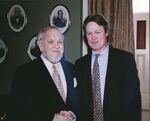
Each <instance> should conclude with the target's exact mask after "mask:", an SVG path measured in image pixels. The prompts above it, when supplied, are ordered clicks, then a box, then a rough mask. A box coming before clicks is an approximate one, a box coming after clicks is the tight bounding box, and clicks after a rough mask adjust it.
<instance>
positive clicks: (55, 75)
mask: <svg viewBox="0 0 150 121" xmlns="http://www.w3.org/2000/svg"><path fill="white" fill-rule="evenodd" d="M52 68H53V80H54V83H55V85H56V87H57V89H58V91H59V93H60V95H61V97H62V99H63V100H64V102H66V100H65V92H64V89H63V85H62V81H61V79H60V75H59V73H58V71H57V69H56V66H55V65H53V67H52Z"/></svg>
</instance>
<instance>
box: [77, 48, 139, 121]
mask: <svg viewBox="0 0 150 121" xmlns="http://www.w3.org/2000/svg"><path fill="white" fill-rule="evenodd" d="M75 66H76V69H77V79H78V87H79V88H80V92H81V95H80V96H81V105H80V106H81V113H80V117H81V121H92V115H93V112H92V106H91V105H92V92H91V91H92V83H91V81H92V80H91V54H87V55H86V56H84V57H82V58H81V59H79V60H77V61H76V63H75ZM103 112H104V121H140V119H141V96H140V83H139V78H138V75H137V69H136V64H135V60H134V58H133V56H132V54H130V53H128V52H125V51H122V50H118V49H114V48H112V47H110V49H109V56H108V67H107V74H106V82H105V91H104V104H103Z"/></svg>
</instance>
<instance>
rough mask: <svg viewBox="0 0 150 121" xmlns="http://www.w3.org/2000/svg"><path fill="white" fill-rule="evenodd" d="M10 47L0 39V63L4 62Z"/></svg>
mask: <svg viewBox="0 0 150 121" xmlns="http://www.w3.org/2000/svg"><path fill="white" fill-rule="evenodd" d="M7 52H8V48H7V47H6V45H5V43H4V42H3V40H2V39H0V63H2V62H3V61H4V60H5V58H6V55H7Z"/></svg>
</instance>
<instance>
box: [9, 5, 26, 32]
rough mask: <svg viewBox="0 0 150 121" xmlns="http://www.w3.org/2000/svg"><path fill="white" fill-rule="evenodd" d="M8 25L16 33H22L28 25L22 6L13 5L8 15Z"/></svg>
mask: <svg viewBox="0 0 150 121" xmlns="http://www.w3.org/2000/svg"><path fill="white" fill-rule="evenodd" d="M7 18H8V24H9V26H10V28H11V29H12V30H13V31H14V32H20V31H22V29H23V28H24V27H25V25H26V23H27V17H26V14H25V11H24V9H23V7H22V6H21V5H18V4H15V5H13V6H12V7H11V8H10V10H9V12H8V14H7Z"/></svg>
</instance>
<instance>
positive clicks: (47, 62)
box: [41, 55, 67, 99]
mask: <svg viewBox="0 0 150 121" xmlns="http://www.w3.org/2000/svg"><path fill="white" fill-rule="evenodd" d="M41 59H42V60H43V62H44V64H45V66H46V68H47V69H48V72H49V73H50V75H51V77H52V78H53V76H52V75H53V68H52V66H53V64H52V63H51V62H49V61H48V60H47V59H46V58H45V57H44V56H43V55H41ZM54 65H55V66H56V69H57V71H58V73H59V75H60V78H61V81H62V84H63V89H64V92H65V99H66V98H67V83H66V77H65V74H64V71H63V68H62V65H61V63H60V62H58V63H56V64H54Z"/></svg>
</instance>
